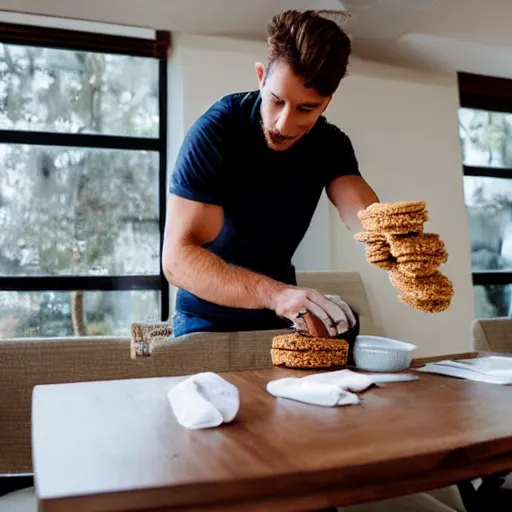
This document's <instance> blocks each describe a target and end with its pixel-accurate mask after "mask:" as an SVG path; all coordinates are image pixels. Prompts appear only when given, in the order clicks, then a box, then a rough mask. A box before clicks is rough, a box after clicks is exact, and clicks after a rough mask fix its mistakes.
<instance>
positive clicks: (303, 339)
mask: <svg viewBox="0 0 512 512" xmlns="http://www.w3.org/2000/svg"><path fill="white" fill-rule="evenodd" d="M348 350H349V345H348V343H347V342H346V341H345V340H343V339H339V338H317V337H313V336H306V335H303V334H301V333H297V332H295V333H290V334H279V335H277V336H274V338H273V339H272V348H271V349H270V357H271V359H272V364H273V365H274V366H285V367H287V368H304V369H305V368H310V369H320V368H334V367H342V366H345V365H346V364H347V361H348Z"/></svg>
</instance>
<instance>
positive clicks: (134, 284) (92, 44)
mask: <svg viewBox="0 0 512 512" xmlns="http://www.w3.org/2000/svg"><path fill="white" fill-rule="evenodd" d="M0 34H1V35H0V43H3V44H13V45H20V46H37V47H43V48H54V49H60V50H70V51H83V52H96V53H106V54H117V55H129V56H134V57H146V58H153V59H157V60H158V63H159V68H158V81H159V133H158V136H157V137H155V138H147V137H132V136H117V135H114V136H113V135H90V134H74V133H57V132H56V133H53V132H45V131H20V130H2V129H0V144H27V145H39V146H60V147H70V146H72V147H78V148H95V149H96V148H97V149H114V150H116V149H117V150H128V149H129V150H135V151H136V150H140V151H144V150H146V151H153V152H158V153H159V183H158V188H159V192H158V202H159V205H158V210H159V230H160V265H159V273H158V274H152V275H130V276H126V275H113V276H94V275H93V276H75V275H59V276H1V277H0V291H18V292H33V291H76V290H84V291H91V290H94V291H117V290H158V291H160V294H161V297H160V305H161V311H160V318H161V320H162V321H165V320H167V319H168V317H169V314H170V296H169V283H168V282H167V279H166V278H165V276H164V272H163V267H162V257H161V256H162V250H163V237H164V227H165V215H166V199H167V194H166V190H167V151H168V148H167V97H168V90H167V89H168V77H167V71H168V70H167V58H168V52H169V49H170V46H171V35H170V32H168V31H155V38H154V39H142V38H137V37H128V36H118V35H107V34H101V33H96V32H84V31H76V30H69V29H54V28H49V27H39V26H32V25H20V24H13V23H5V22H0Z"/></svg>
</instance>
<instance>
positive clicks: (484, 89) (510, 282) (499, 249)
mask: <svg viewBox="0 0 512 512" xmlns="http://www.w3.org/2000/svg"><path fill="white" fill-rule="evenodd" d="M459 89H460V99H461V108H460V109H459V129H460V140H461V149H462V160H463V165H464V196H465V203H466V208H467V213H468V218H469V227H470V237H471V263H472V269H473V285H474V295H475V308H476V311H475V315H476V317H477V318H486V317H497V316H512V80H506V79H501V78H492V77H484V76H478V75H471V74H467V73H460V74H459Z"/></svg>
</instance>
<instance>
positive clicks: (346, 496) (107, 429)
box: [32, 369, 512, 512]
mask: <svg viewBox="0 0 512 512" xmlns="http://www.w3.org/2000/svg"><path fill="white" fill-rule="evenodd" d="M297 374H298V375H301V376H302V375H304V373H300V372H293V371H290V370H283V369H273V370H264V371H247V372H235V373H227V374H222V375H223V376H224V377H225V378H226V379H227V380H229V381H230V382H232V383H233V384H235V385H236V386H237V387H238V389H239V391H240V394H241V407H240V411H239V414H238V416H237V418H236V420H235V422H233V423H232V424H229V425H224V426H221V427H218V428H215V429H209V430H196V431H189V430H186V429H184V428H182V427H181V426H180V425H179V424H178V423H177V422H176V420H175V418H174V416H173V414H172V411H171V408H170V406H169V404H168V401H167V397H166V393H167V391H168V390H169V388H170V387H171V386H172V385H174V384H176V383H177V382H179V381H180V380H181V378H153V379H133V380H122V381H103V382H87V383H73V384H56V385H45V386H37V387H36V388H35V389H34V394H33V411H32V443H33V459H34V471H35V480H36V491H37V494H38V496H39V498H40V500H41V501H40V503H41V507H42V508H41V510H43V511H44V512H60V511H68V510H73V511H74V512H83V511H99V510H101V511H105V512H112V511H121V510H123V511H134V510H137V511H141V510H144V511H146V512H148V511H153V510H156V509H158V510H160V511H163V510H172V511H173V512H176V511H189V512H192V511H195V512H199V511H206V510H208V511H221V510H222V511H226V512H227V511H230V510H233V511H235V510H236V511H253V510H254V511H256V510H265V511H268V512H272V511H280V512H286V511H295V512H300V511H302V510H304V511H306V510H314V509H318V508H322V507H328V506H333V505H343V504H351V503H358V502H361V501H370V500H373V499H378V498H386V497H391V496H396V495H400V494H403V492H404V490H407V492H408V493H412V492H417V491H421V490H427V489H432V488H438V487H442V486H444V485H448V484H451V483H455V482H457V481H459V480H463V479H468V478H475V477H477V476H483V475H485V474H489V473H492V472H495V471H502V470H512V407H510V403H511V401H512V388H511V387H506V386H499V385H491V384H483V383H476V382H468V381H463V380H459V379H454V378H449V377H441V376H435V375H428V374H420V380H419V381H415V382H406V383H393V384H385V385H383V386H382V387H380V388H376V387H374V388H370V389H369V390H367V391H366V392H364V393H363V394H362V395H361V396H362V404H361V405H357V406H347V407H337V408H324V407H320V406H314V405H308V404H303V403H300V402H295V401H291V400H286V399H276V398H274V397H273V396H271V395H269V394H268V393H267V392H266V390H265V386H266V384H267V382H268V381H269V380H271V379H275V378H280V377H284V376H290V375H297Z"/></svg>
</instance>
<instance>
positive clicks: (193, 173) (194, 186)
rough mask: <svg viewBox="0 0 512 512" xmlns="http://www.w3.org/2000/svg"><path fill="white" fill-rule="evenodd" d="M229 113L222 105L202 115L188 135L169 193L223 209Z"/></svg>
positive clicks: (172, 175) (171, 180)
mask: <svg viewBox="0 0 512 512" xmlns="http://www.w3.org/2000/svg"><path fill="white" fill-rule="evenodd" d="M229 144H230V128H229V112H228V111H226V109H225V108H220V107H219V106H216V107H212V108H210V109H209V110H208V111H207V112H206V113H204V114H203V115H201V116H200V117H199V118H198V119H197V120H196V121H195V122H194V124H193V125H192V127H191V128H190V130H189V131H188V132H187V134H186V136H185V139H184V141H183V144H182V145H181V148H180V151H179V152H178V156H177V158H176V163H175V165H174V168H173V170H172V173H171V176H170V185H169V192H170V193H172V194H176V195H178V196H180V197H184V198H185V199H190V200H192V201H198V202H201V203H208V204H215V205H219V206H223V205H224V202H225V197H226V186H227V176H226V174H227V169H226V154H227V149H228V146H229Z"/></svg>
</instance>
